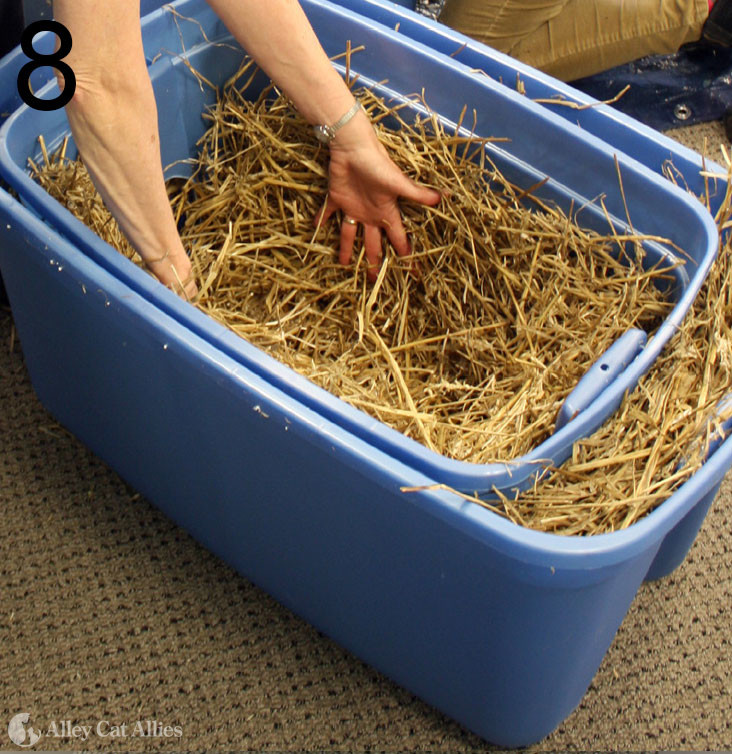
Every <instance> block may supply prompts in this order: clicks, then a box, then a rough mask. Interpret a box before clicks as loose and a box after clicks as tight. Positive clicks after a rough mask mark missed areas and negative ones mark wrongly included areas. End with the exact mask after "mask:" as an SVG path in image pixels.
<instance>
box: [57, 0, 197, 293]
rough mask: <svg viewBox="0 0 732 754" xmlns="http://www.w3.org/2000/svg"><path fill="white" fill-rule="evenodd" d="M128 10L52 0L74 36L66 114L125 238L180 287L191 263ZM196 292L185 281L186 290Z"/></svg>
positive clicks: (83, 0) (84, 0) (88, 0)
mask: <svg viewBox="0 0 732 754" xmlns="http://www.w3.org/2000/svg"><path fill="white" fill-rule="evenodd" d="M92 5H94V6H96V9H95V12H93V13H92V12H91V10H92ZM125 6H126V7H125ZM132 6H134V4H133V3H118V2H113V1H112V0H110V1H109V2H108V4H107V5H106V6H105V7H104V8H103V9H101V8H100V7H99V4H98V3H95V2H93V0H56V3H55V7H54V10H55V15H56V18H57V19H58V20H59V21H61V23H63V24H64V25H65V26H67V28H68V29H69V30H70V32H71V34H72V38H73V39H74V48H73V49H72V52H71V54H70V55H69V64H70V65H71V67H72V68H73V69H74V72H75V74H76V80H77V86H76V93H75V95H74V97H73V99H72V100H71V102H70V103H69V105H68V106H67V108H66V112H67V116H68V118H69V123H70V124H71V128H72V132H73V134H74V139H75V141H76V143H77V146H78V147H79V151H80V153H81V155H82V157H83V159H84V162H85V164H86V166H87V169H88V170H89V172H90V174H91V176H92V178H93V179H94V183H95V185H96V187H97V189H98V190H99V192H100V194H101V195H102V197H103V198H104V200H105V203H106V204H107V206H108V207H109V209H110V211H111V212H112V213H113V214H114V216H115V218H116V219H117V221H118V222H119V224H120V227H121V228H122V230H123V231H124V233H125V235H126V236H127V237H128V239H129V240H130V242H131V243H132V245H133V246H134V247H135V249H137V251H138V252H139V253H140V255H141V256H142V258H143V260H145V262H146V264H147V265H148V266H149V267H150V269H151V270H152V271H153V272H154V273H155V274H156V275H157V276H158V277H159V278H160V279H161V280H162V281H163V282H164V283H166V284H167V285H170V286H172V287H173V288H174V289H176V290H180V285H179V283H180V282H186V281H187V278H188V277H189V275H190V263H189V261H188V258H187V256H186V254H185V251H184V249H183V246H182V244H181V241H180V237H179V236H178V231H177V228H176V225H175V220H174V218H173V213H172V211H171V209H170V204H169V201H168V198H167V194H166V191H165V184H164V180H163V173H162V166H161V163H160V146H159V137H158V123H157V110H156V105H155V98H154V95H153V91H152V86H151V84H150V79H149V77H148V74H147V68H146V65H145V59H144V55H143V52H142V42H141V39H140V25H139V16H137V14H136V13H133V12H131V8H132ZM132 10H134V8H132ZM100 16H101V18H100ZM92 24H93V27H92ZM194 290H195V289H194V288H192V286H191V285H190V284H189V285H188V289H187V292H188V293H189V294H192V293H193V292H194Z"/></svg>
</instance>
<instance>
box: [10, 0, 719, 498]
mask: <svg viewBox="0 0 732 754" xmlns="http://www.w3.org/2000/svg"><path fill="white" fill-rule="evenodd" d="M372 2H373V0H372ZM187 3H190V0H183V1H182V2H178V3H176V5H177V6H179V7H180V6H185V5H186V4H187ZM310 4H311V5H312V6H317V7H320V8H326V9H329V10H330V11H332V12H333V13H335V15H336V16H337V15H357V14H352V13H351V12H350V11H348V10H346V9H344V8H342V7H341V6H338V5H334V4H333V3H330V2H328V0H310ZM399 11H400V12H402V13H410V11H407V10H406V9H401V8H400V9H399ZM167 12H168V11H167V10H166V8H165V7H163V8H160V9H158V10H157V11H155V12H153V13H152V14H150V15H149V16H147V17H146V19H145V21H144V23H143V27H145V26H147V25H149V24H151V23H153V22H154V21H155V19H156V18H157V19H159V18H160V17H161V16H162V15H163V14H165V13H167ZM420 18H422V17H420ZM424 20H425V21H429V19H424ZM368 22H369V24H371V25H373V26H378V27H379V30H380V32H381V33H383V34H384V35H385V37H386V38H388V39H390V40H392V41H394V43H397V42H398V43H400V44H405V45H407V46H409V47H413V48H415V49H417V50H420V51H422V52H423V53H427V54H429V55H430V56H433V57H434V56H435V55H436V53H434V52H433V51H431V50H430V49H429V48H428V47H426V46H425V45H423V44H422V43H421V42H418V41H415V40H413V39H406V40H405V38H404V37H403V36H402V37H400V35H399V33H398V32H396V31H394V30H392V29H390V28H388V27H384V26H382V25H381V24H378V23H377V22H375V21H373V20H369V21H368ZM189 52H190V50H189ZM438 57H439V58H440V62H441V64H442V65H445V66H449V67H450V68H451V69H454V70H456V71H460V72H463V73H464V69H465V66H464V65H463V64H460V63H456V62H455V61H452V60H449V59H445V56H442V55H438ZM486 86H489V87H492V88H494V89H495V88H496V87H500V88H501V91H502V92H503V93H505V92H510V96H511V97H513V98H515V99H516V100H517V101H518V102H520V104H521V106H522V107H525V108H527V109H529V110H530V111H533V112H536V113H541V116H542V117H543V118H546V119H547V120H548V121H550V122H551V123H552V124H553V125H555V126H556V127H558V128H560V129H562V130H563V131H565V132H566V133H567V134H568V136H569V137H571V138H581V139H583V140H585V141H591V142H593V143H596V144H597V145H599V146H600V147H602V149H604V150H606V151H608V152H610V153H612V154H616V150H615V149H614V148H611V147H608V146H607V145H606V144H605V142H603V141H602V140H600V139H599V138H597V137H595V136H594V135H592V134H587V133H585V132H583V131H582V130H581V129H579V128H578V127H577V126H575V125H573V124H571V123H570V122H568V121H567V120H566V119H564V118H562V117H561V116H559V115H556V114H555V113H552V112H547V111H546V110H545V108H543V107H542V106H541V105H538V104H536V103H534V102H532V101H527V100H526V98H522V97H521V95H519V94H518V93H516V92H511V90H509V89H507V88H506V87H503V86H501V85H499V84H497V83H496V82H493V81H490V80H486ZM27 111H28V108H27V106H23V107H21V108H20V109H18V110H17V111H16V112H15V113H14V114H13V115H12V116H11V117H10V118H9V119H8V121H7V123H6V124H5V125H4V126H3V128H2V129H1V130H0V172H4V173H5V174H6V177H7V179H8V180H9V181H10V182H11V184H12V185H13V186H14V188H16V190H18V191H19V193H20V194H21V195H22V196H24V198H25V199H27V200H28V201H29V203H31V204H32V205H33V206H34V207H36V208H37V209H38V210H39V211H41V212H42V213H44V214H45V215H47V216H49V219H50V220H51V221H53V222H54V223H57V224H58V226H59V227H61V228H63V229H64V231H65V232H68V233H69V235H70V236H71V237H75V238H77V239H79V240H80V241H81V243H82V244H83V245H84V246H85V247H86V248H89V249H91V248H93V247H95V246H96V248H97V249H99V254H101V256H102V257H103V262H104V264H105V266H107V268H108V269H111V270H114V271H115V274H119V275H121V277H122V279H123V280H125V281H126V282H130V283H131V284H132V285H133V286H134V287H135V289H136V290H138V291H144V293H145V295H146V296H147V297H148V298H149V299H150V300H151V301H153V302H155V303H156V304H157V305H158V306H160V308H161V309H163V310H164V311H166V312H168V313H172V314H174V315H175V316H176V317H177V318H178V319H179V320H180V321H181V322H183V323H185V324H186V325H187V326H188V327H190V329H192V330H193V331H195V332H197V333H199V334H205V335H206V337H208V338H210V339H211V340H212V342H215V343H216V344H217V345H219V346H220V347H223V348H225V350H226V351H227V353H229V354H230V355H232V356H234V357H235V358H238V359H241V360H244V361H245V362H246V363H248V364H251V363H252V362H253V360H254V361H256V362H257V371H259V373H261V374H266V375H267V377H268V379H270V380H271V381H272V382H273V384H274V385H275V386H277V387H285V386H286V388H287V389H288V390H289V391H292V392H293V393H297V394H298V395H300V396H306V397H307V402H308V404H309V405H311V406H316V407H318V409H319V410H320V409H322V410H324V411H326V412H328V414H329V416H331V417H332V416H338V417H340V418H341V419H342V421H343V423H344V426H345V427H346V428H348V429H349V430H351V431H354V432H358V433H359V434H361V436H362V437H366V438H368V439H369V442H370V443H371V444H372V445H374V446H375V445H377V444H378V445H380V446H381V447H387V448H390V449H391V451H390V452H392V454H393V453H394V452H398V453H400V454H402V457H406V458H408V463H409V465H410V466H412V467H413V468H415V469H416V470H419V471H422V472H424V473H426V474H427V475H428V476H429V477H430V478H434V479H436V480H437V481H439V482H443V483H446V484H448V485H450V486H452V487H453V488H456V489H461V490H469V491H480V492H486V491H490V490H491V489H492V488H493V487H497V488H499V489H511V488H513V487H515V486H517V485H520V484H521V483H523V482H525V481H526V480H528V479H529V478H530V477H531V476H533V474H534V473H535V472H536V470H537V469H540V468H542V467H543V466H544V465H546V463H547V461H548V460H549V459H551V461H552V463H555V464H556V463H560V462H562V461H563V460H564V459H565V458H566V457H567V456H568V454H569V452H570V451H571V446H572V443H573V442H574V441H575V440H576V439H579V438H580V437H583V436H586V435H587V434H589V433H591V432H592V431H594V429H596V428H597V427H599V426H600V425H601V424H602V423H603V421H605V420H606V418H607V416H608V415H609V414H610V413H611V412H612V410H613V404H614V403H615V402H617V401H619V400H620V399H622V396H623V394H624V393H625V392H626V391H627V390H628V389H629V388H632V387H633V386H634V385H635V382H636V381H637V379H638V378H639V377H640V375H642V374H643V372H645V371H646V370H647V369H648V368H649V367H650V366H651V364H652V363H653V360H654V359H655V358H656V356H657V354H658V353H659V352H660V350H661V348H662V347H663V345H664V343H665V342H666V340H668V338H669V337H670V336H671V335H672V334H673V332H674V331H675V329H676V328H677V327H678V325H679V324H680V322H681V320H682V319H683V316H684V315H685V313H686V311H687V310H688V308H689V306H690V305H691V303H692V301H693V299H694V298H695V296H696V293H697V292H698V289H699V287H700V286H701V282H702V280H703V279H704V277H706V274H707V273H708V271H709V268H710V267H711V264H712V262H713V260H714V256H715V254H716V248H717V228H716V226H715V225H714V222H713V219H712V218H711V216H710V215H709V213H708V212H706V210H704V209H703V208H702V207H701V205H700V204H699V203H698V202H696V200H694V199H692V197H690V196H689V195H688V194H687V193H686V192H684V191H683V190H681V189H679V188H678V187H675V186H673V185H672V184H671V183H670V182H668V181H666V180H665V179H663V178H662V177H661V176H659V175H657V174H656V173H653V172H651V171H650V170H648V169H647V168H646V167H645V166H643V165H641V164H640V163H637V162H636V161H635V160H633V159H632V158H628V157H626V156H625V155H623V154H617V157H618V160H619V162H620V164H621V165H626V164H627V165H629V166H631V167H632V168H633V169H635V170H639V171H641V172H642V173H643V175H644V179H646V180H648V181H649V182H650V183H651V184H652V185H655V186H658V187H659V188H660V189H662V190H663V191H664V192H669V193H670V194H672V195H675V196H676V197H677V198H678V199H679V200H680V201H682V202H683V203H685V204H686V205H687V206H688V207H690V208H691V209H692V210H693V214H694V215H695V216H696V218H697V220H698V221H699V223H700V226H701V227H702V229H703V232H704V234H705V242H706V248H707V253H706V254H705V256H704V259H703V262H702V263H700V264H699V266H698V267H697V269H696V271H695V273H694V275H693V277H692V281H691V283H692V284H691V285H690V286H689V287H688V288H687V289H686V290H685V291H684V293H683V295H682V296H681V298H680V299H679V301H678V302H677V304H676V306H675V307H674V310H673V312H672V313H671V314H670V315H669V317H668V318H667V320H666V321H665V322H664V324H663V325H662V326H661V328H660V329H659V331H658V332H657V333H656V335H655V336H654V337H653V338H652V339H651V340H650V341H649V344H648V345H647V346H646V348H645V349H644V350H643V351H641V353H640V354H639V356H638V357H637V358H636V360H635V361H634V362H633V363H632V364H631V365H630V366H629V367H628V368H627V369H626V370H625V371H624V372H622V373H621V374H620V375H619V376H618V378H616V380H615V381H614V382H613V383H611V384H610V385H609V386H608V387H607V388H606V389H605V390H604V391H603V392H602V393H600V394H599V395H598V397H597V398H596V399H595V401H593V402H592V403H591V404H590V406H588V407H587V408H586V409H585V410H584V411H582V412H581V413H580V414H579V415H578V416H577V417H576V418H575V419H573V420H572V421H570V422H568V423H567V424H566V425H565V426H564V427H563V428H562V429H560V430H559V431H558V432H556V433H554V434H552V435H551V436H550V437H549V438H547V439H546V440H545V441H544V442H542V443H541V444H540V445H538V446H537V447H535V448H534V449H533V450H532V451H530V452H529V453H528V454H526V455H524V456H521V457H517V458H514V459H510V460H508V461H505V462H500V463H492V464H476V463H471V462H466V461H458V460H454V459H450V458H447V457H445V456H442V455H440V454H438V453H436V452H434V451H431V450H429V449H427V448H426V447H424V446H423V445H421V444H420V443H418V442H417V441H416V440H412V439H410V438H407V437H405V436H404V435H402V434H401V433H399V432H397V431H396V430H393V429H391V428H390V427H387V426H386V425H383V424H381V423H380V422H378V421H377V420H375V419H373V418H371V417H370V416H368V415H367V414H365V413H364V412H362V411H360V410H359V409H356V408H354V407H352V406H350V405H349V404H347V403H345V402H344V401H342V400H341V399H340V398H337V397H336V396H334V395H332V394H331V393H329V392H327V391H325V390H324V389H322V388H319V387H317V386H316V385H314V383H312V382H310V380H308V379H307V378H305V377H303V376H301V375H298V374H296V373H294V372H293V371H292V370H291V369H290V368H288V367H285V366H284V365H283V364H281V363H280V362H278V361H276V360H275V359H274V358H272V357H270V356H268V355H267V354H265V353H264V352H262V351H260V350H259V349H257V348H255V347H253V346H251V345H250V344H249V343H247V342H246V341H244V340H243V339H241V338H240V337H239V336H236V335H234V334H233V333H231V332H229V331H228V330H227V329H226V328H224V326H223V325H220V324H218V323H216V322H214V321H213V320H211V319H210V318H209V317H207V316H206V315H205V314H203V313H202V312H200V311H198V310H196V309H195V308H194V307H191V306H189V305H188V304H186V303H185V302H183V301H182V300H180V299H179V298H178V297H177V296H175V295H174V294H172V293H171V292H170V291H167V290H166V289H164V288H163V287H162V286H160V285H159V284H158V283H156V282H155V281H153V280H152V279H151V278H150V277H149V275H147V274H146V273H145V272H143V271H141V270H139V269H138V268H136V267H135V266H134V265H133V264H132V263H131V262H129V261H128V260H126V259H124V258H122V257H121V255H119V254H118V252H116V251H115V250H114V249H112V247H110V246H108V245H107V244H104V243H102V242H100V240H99V239H98V238H97V237H96V236H95V235H94V234H93V233H92V231H90V230H89V229H88V228H86V227H85V226H84V225H83V224H82V223H81V222H80V221H78V220H76V219H75V218H73V216H72V215H71V213H70V212H68V211H67V210H65V209H64V208H62V207H61V205H57V204H56V203H55V202H53V204H54V205H55V206H53V207H50V208H49V206H48V204H47V201H48V195H47V194H46V193H45V191H43V189H41V187H40V186H38V185H36V184H35V183H34V182H32V181H31V180H30V178H29V177H28V175H27V173H26V172H25V170H24V169H21V168H20V167H19V166H17V165H15V164H14V163H13V161H12V158H11V156H10V154H9V151H8V147H7V136H8V134H9V133H10V132H11V130H12V129H13V128H14V127H15V124H16V123H17V122H19V121H21V119H22V118H23V116H24V114H27ZM598 356H599V354H598Z"/></svg>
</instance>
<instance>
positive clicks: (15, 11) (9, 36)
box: [0, 0, 23, 58]
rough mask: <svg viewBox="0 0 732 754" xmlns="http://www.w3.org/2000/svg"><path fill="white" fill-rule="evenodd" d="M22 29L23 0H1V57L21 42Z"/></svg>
mask: <svg viewBox="0 0 732 754" xmlns="http://www.w3.org/2000/svg"><path fill="white" fill-rule="evenodd" d="M22 31H23V3H22V2H21V0H0V58H1V57H3V55H5V54H6V53H8V52H10V50H12V49H13V47H15V46H16V45H17V44H19V43H20V35H21V33H22Z"/></svg>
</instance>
